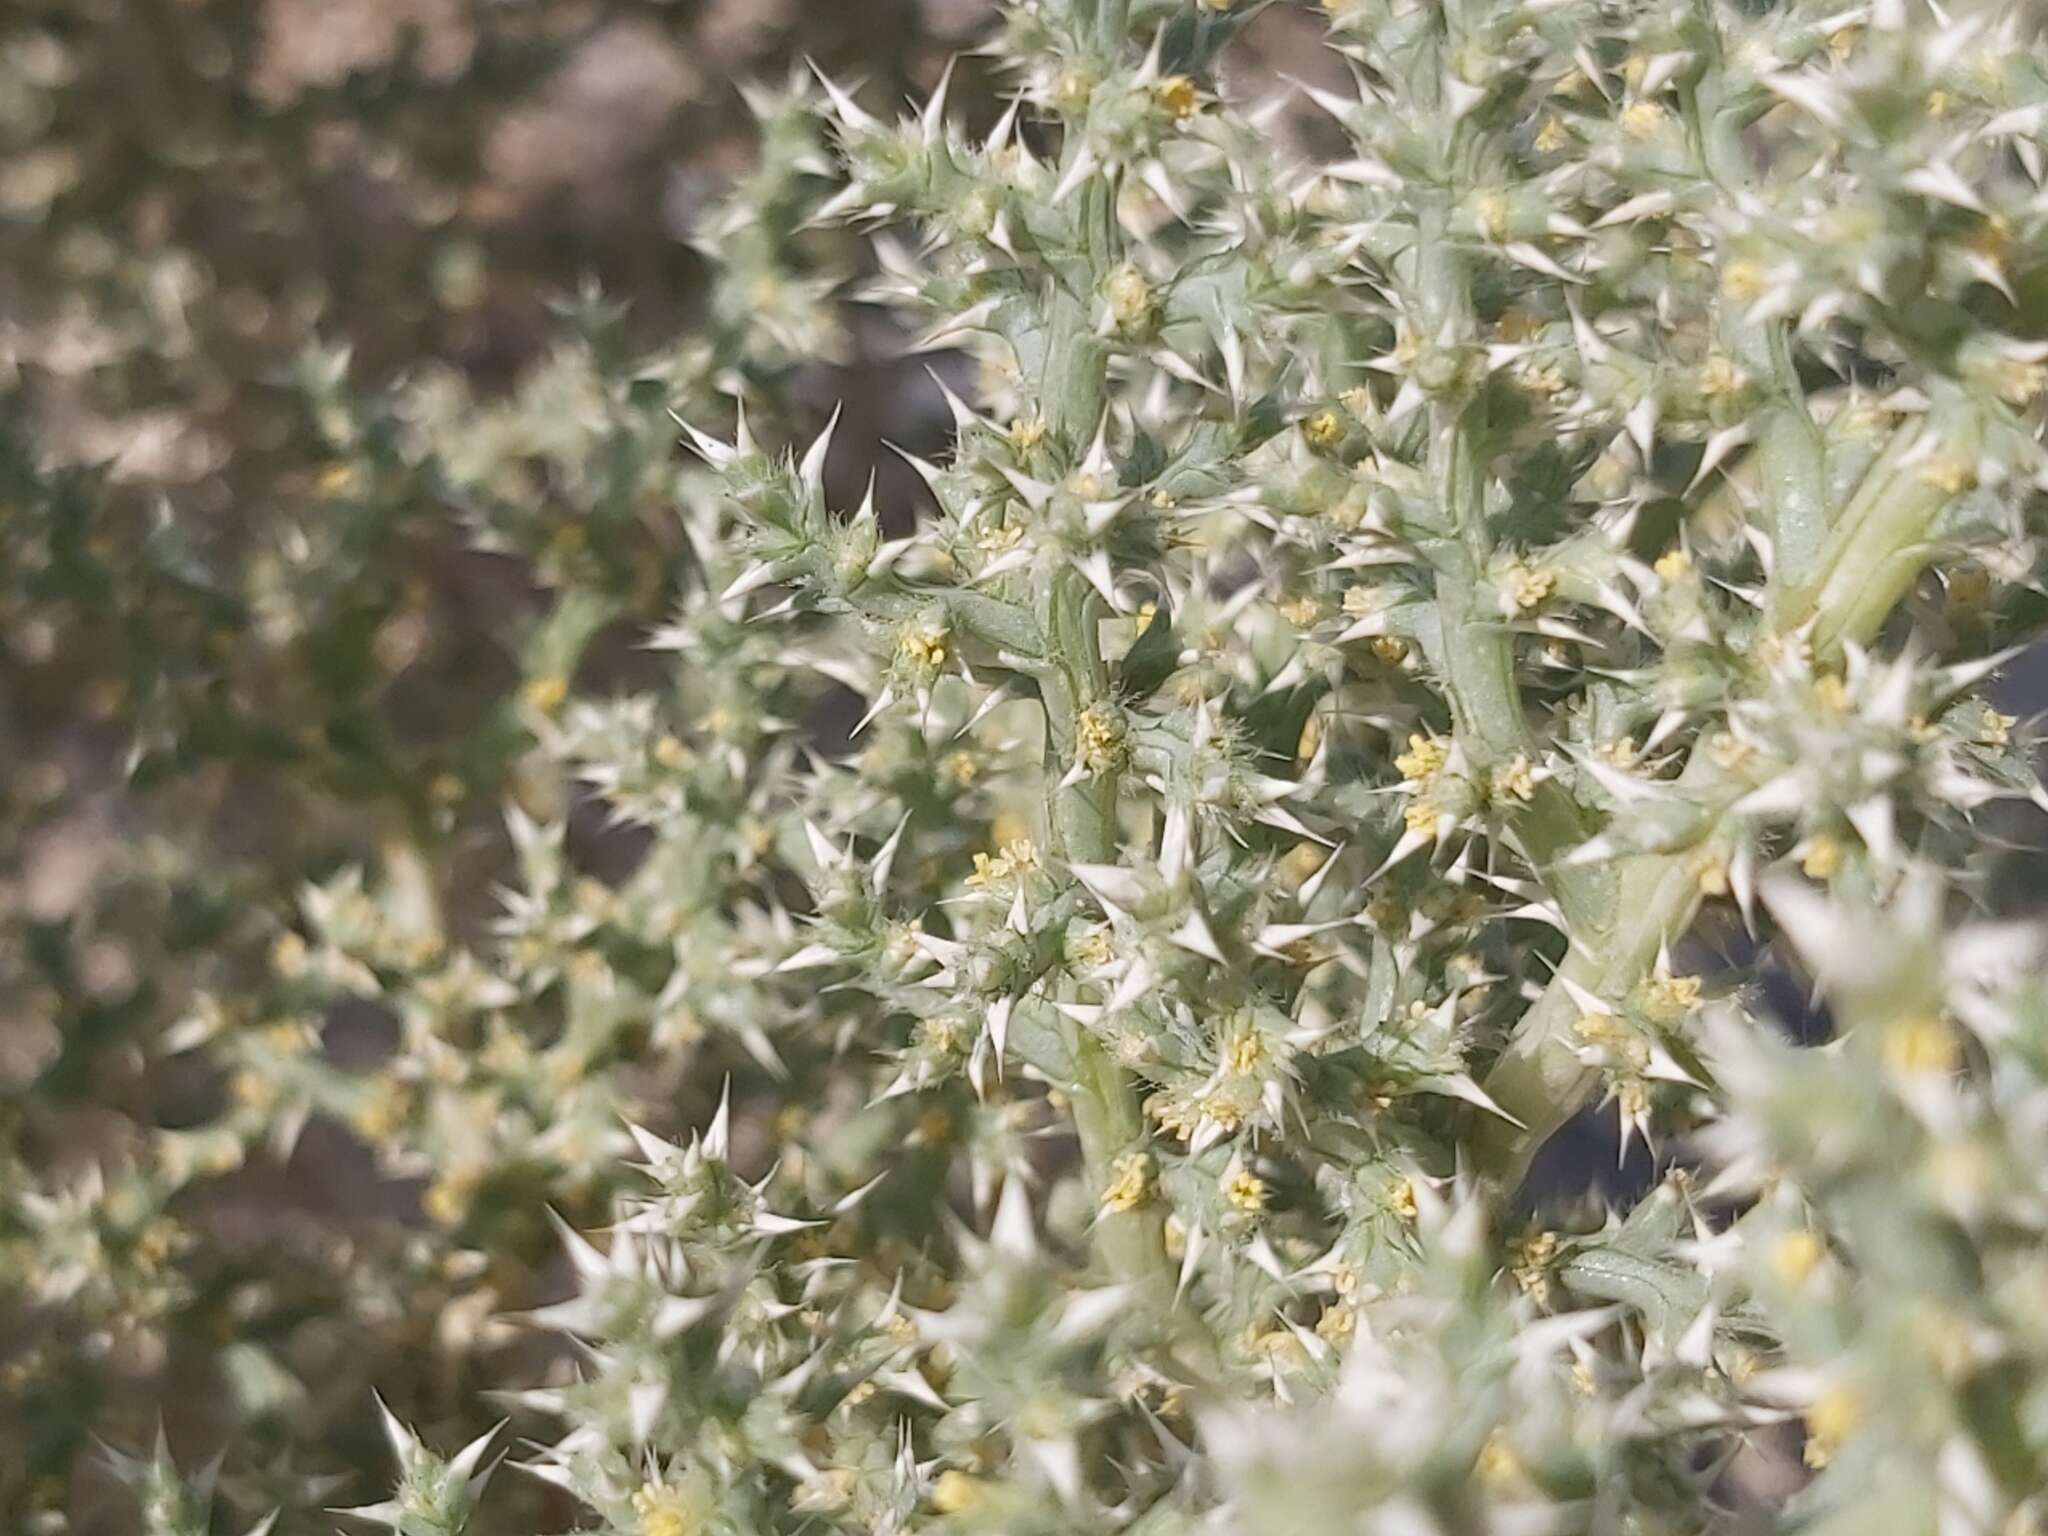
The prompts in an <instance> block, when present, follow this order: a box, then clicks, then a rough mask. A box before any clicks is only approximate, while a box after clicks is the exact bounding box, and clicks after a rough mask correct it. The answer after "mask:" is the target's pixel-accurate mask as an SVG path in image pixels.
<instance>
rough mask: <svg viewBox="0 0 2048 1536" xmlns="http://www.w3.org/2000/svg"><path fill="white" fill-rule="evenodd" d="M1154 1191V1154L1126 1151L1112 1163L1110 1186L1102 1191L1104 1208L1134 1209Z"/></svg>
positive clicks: (1111, 1209)
mask: <svg viewBox="0 0 2048 1536" xmlns="http://www.w3.org/2000/svg"><path fill="white" fill-rule="evenodd" d="M1151 1193H1152V1155H1151V1154H1150V1153H1149V1152H1126V1153H1124V1154H1123V1156H1121V1157H1119V1158H1118V1159H1117V1160H1116V1162H1115V1163H1114V1164H1112V1165H1111V1178H1110V1181H1109V1187H1108V1188H1107V1189H1105V1190H1104V1191H1103V1192H1102V1209H1103V1210H1104V1211H1108V1212H1114V1211H1134V1210H1136V1209H1137V1208H1138V1207H1139V1206H1140V1205H1142V1204H1144V1203H1145V1200H1146V1199H1147V1197H1149V1196H1150V1195H1151Z"/></svg>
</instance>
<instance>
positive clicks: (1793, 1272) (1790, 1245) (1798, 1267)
mask: <svg viewBox="0 0 2048 1536" xmlns="http://www.w3.org/2000/svg"><path fill="white" fill-rule="evenodd" d="M1826 1257H1827V1248H1826V1247H1825V1245H1823V1244H1822V1242H1821V1240H1820V1239H1819V1238H1818V1237H1815V1236H1814V1235H1813V1234H1812V1233H1811V1232H1809V1231H1807V1230H1806V1229H1805V1228H1804V1227H1800V1228H1797V1229H1795V1230H1793V1231H1791V1232H1787V1233H1785V1234H1784V1235H1783V1236H1781V1237H1780V1238H1779V1239H1778V1240H1777V1241H1776V1242H1775V1243H1773V1244H1771V1261H1770V1262H1771V1273H1772V1274H1774V1275H1776V1276H1777V1277H1778V1281H1779V1283H1780V1284H1782V1285H1784V1286H1785V1287H1786V1288H1787V1289H1788V1290H1794V1291H1796V1290H1798V1289H1800V1288H1801V1287H1802V1286H1804V1285H1805V1284H1806V1282H1807V1281H1808V1280H1809V1279H1810V1278H1812V1275H1813V1272H1814V1271H1815V1270H1816V1269H1818V1268H1820V1262H1821V1260H1822V1259H1824V1258H1826Z"/></svg>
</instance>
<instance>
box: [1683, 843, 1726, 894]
mask: <svg viewBox="0 0 2048 1536" xmlns="http://www.w3.org/2000/svg"><path fill="white" fill-rule="evenodd" d="M1685 869H1686V873H1687V874H1689V875H1691V876H1692V878H1693V883H1694V884H1695V885H1697V886H1698V887H1699V888H1700V894H1701V895H1702V896H1726V895H1727V894H1728V866H1727V865H1726V864H1725V863H1723V862H1722V861H1721V859H1720V857H1719V855H1717V854H1714V853H1711V852H1701V853H1696V854H1694V855H1693V856H1692V857H1691V858H1690V859H1688V860H1687V861H1686V865H1685Z"/></svg>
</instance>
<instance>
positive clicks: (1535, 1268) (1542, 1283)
mask: <svg viewBox="0 0 2048 1536" xmlns="http://www.w3.org/2000/svg"><path fill="white" fill-rule="evenodd" d="M1556 1262H1557V1234H1556V1233H1555V1232H1536V1233H1532V1234H1530V1235H1529V1236H1528V1237H1525V1238H1522V1239H1520V1240H1519V1241H1517V1242H1516V1243H1515V1244H1514V1245H1513V1247H1512V1248H1510V1250H1509V1263H1510V1271H1509V1272H1510V1273H1511V1274H1512V1275H1513V1276H1514V1280H1515V1284H1516V1285H1518V1286H1520V1287H1521V1289H1522V1291H1523V1292H1524V1294H1526V1295H1529V1296H1532V1297H1534V1298H1535V1299H1536V1300H1537V1301H1544V1302H1547V1301H1548V1300H1549V1299H1550V1290H1551V1286H1550V1268H1551V1265H1553V1264H1554V1263H1556Z"/></svg>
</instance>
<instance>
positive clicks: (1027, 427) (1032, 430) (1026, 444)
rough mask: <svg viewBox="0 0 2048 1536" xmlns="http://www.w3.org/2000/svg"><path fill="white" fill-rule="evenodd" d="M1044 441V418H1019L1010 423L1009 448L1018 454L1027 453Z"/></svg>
mask: <svg viewBox="0 0 2048 1536" xmlns="http://www.w3.org/2000/svg"><path fill="white" fill-rule="evenodd" d="M1044 441H1045V418H1044V417H1043V416H1019V417H1018V418H1017V419H1016V420H1015V421H1013V422H1011V423H1010V446H1011V447H1013V448H1016V449H1018V450H1019V451H1020V452H1029V451H1030V450H1031V449H1033V448H1036V447H1037V446H1038V445H1039V444H1040V443H1042V442H1044Z"/></svg>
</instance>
